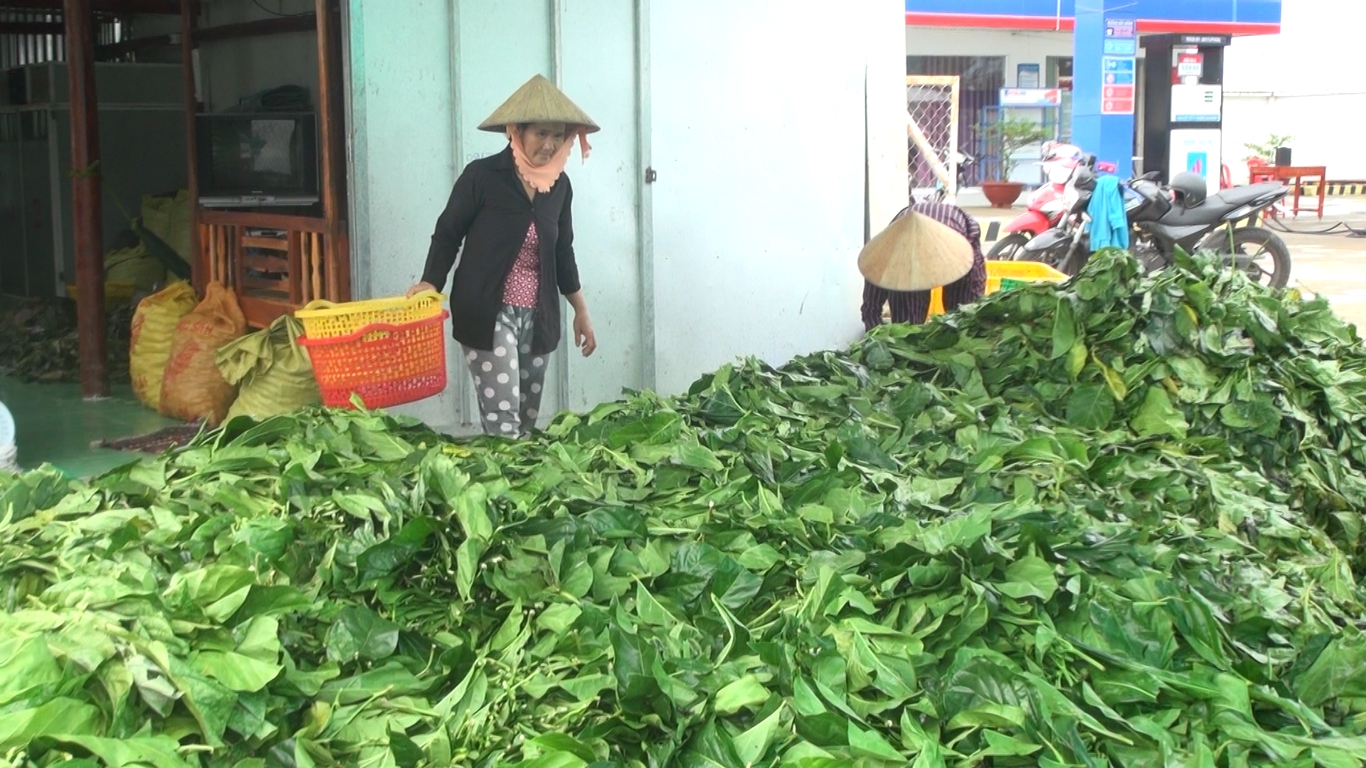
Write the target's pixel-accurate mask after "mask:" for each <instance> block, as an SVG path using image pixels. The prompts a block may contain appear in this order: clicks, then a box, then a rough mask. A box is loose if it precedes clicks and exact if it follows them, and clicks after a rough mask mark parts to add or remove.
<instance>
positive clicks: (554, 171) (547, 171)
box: [507, 125, 593, 193]
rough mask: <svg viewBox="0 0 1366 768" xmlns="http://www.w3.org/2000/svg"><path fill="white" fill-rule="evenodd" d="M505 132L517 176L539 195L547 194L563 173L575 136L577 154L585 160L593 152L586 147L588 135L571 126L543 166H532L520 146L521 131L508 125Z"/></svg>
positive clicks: (580, 127)
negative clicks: (556, 149)
mask: <svg viewBox="0 0 1366 768" xmlns="http://www.w3.org/2000/svg"><path fill="white" fill-rule="evenodd" d="M507 132H508V140H509V141H510V142H512V159H513V161H514V162H515V163H516V164H517V175H518V176H520V177H521V178H522V181H525V182H526V183H528V184H530V185H531V186H532V188H533V189H535V190H536V191H537V192H541V193H545V192H549V191H550V188H551V187H553V186H555V182H556V181H558V180H559V178H560V174H561V173H563V172H564V165H565V163H567V162H568V161H569V151H570V150H571V149H572V148H573V146H574V137H575V136H577V137H578V139H579V154H581V155H582V156H583V159H584V160H587V159H588V153H589V152H591V151H593V148H592V147H590V146H588V133H587V132H586V131H584V129H583V127H582V126H573V127H571V128H569V129H568V131H567V133H566V135H565V137H564V143H563V144H561V145H560V148H559V150H558V151H556V152H555V154H554V156H552V157H551V158H550V160H549V161H548V162H547V163H546V164H545V165H539V166H537V165H532V164H531V161H530V160H528V159H527V156H526V149H525V148H524V147H523V146H522V133H521V131H519V130H518V128H517V126H516V125H509V126H508V127H507Z"/></svg>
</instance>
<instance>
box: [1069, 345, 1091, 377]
mask: <svg viewBox="0 0 1366 768" xmlns="http://www.w3.org/2000/svg"><path fill="white" fill-rule="evenodd" d="M1089 354H1090V353H1089V352H1088V350H1087V349H1086V345H1085V344H1083V343H1081V342H1077V343H1076V344H1073V345H1072V348H1071V349H1070V350H1068V352H1067V375H1068V376H1069V377H1071V378H1072V379H1073V380H1075V379H1076V378H1077V377H1078V376H1080V375H1081V372H1082V371H1083V370H1085V369H1086V358H1087V357H1088V356H1089Z"/></svg>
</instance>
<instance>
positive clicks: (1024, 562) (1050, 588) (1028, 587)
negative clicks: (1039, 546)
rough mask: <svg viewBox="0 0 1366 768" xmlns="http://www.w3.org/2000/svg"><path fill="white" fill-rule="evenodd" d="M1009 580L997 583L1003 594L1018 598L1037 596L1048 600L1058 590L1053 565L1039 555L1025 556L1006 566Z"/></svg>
mask: <svg viewBox="0 0 1366 768" xmlns="http://www.w3.org/2000/svg"><path fill="white" fill-rule="evenodd" d="M1006 579H1007V581H1006V582H1004V583H1002V584H998V585H996V588H997V589H999V590H1000V591H1001V593H1002V594H1005V595H1008V596H1010V597H1013V598H1015V599H1017V600H1019V599H1023V598H1026V597H1037V598H1039V599H1041V600H1044V601H1047V600H1051V599H1053V594H1054V593H1056V592H1057V591H1058V581H1057V579H1056V578H1055V577H1054V575H1053V566H1051V565H1049V564H1048V563H1047V562H1046V561H1045V560H1043V559H1041V558H1038V557H1023V558H1020V559H1019V560H1016V561H1015V562H1013V563H1011V564H1010V566H1009V567H1008V568H1006Z"/></svg>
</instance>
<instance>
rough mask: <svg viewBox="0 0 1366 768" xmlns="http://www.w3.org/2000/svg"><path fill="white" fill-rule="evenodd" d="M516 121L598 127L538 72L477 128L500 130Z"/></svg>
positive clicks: (590, 130) (593, 130) (593, 129)
mask: <svg viewBox="0 0 1366 768" xmlns="http://www.w3.org/2000/svg"><path fill="white" fill-rule="evenodd" d="M519 123H568V124H570V125H581V126H583V128H584V132H585V133H596V132H597V131H598V130H599V128H598V124H597V123H595V122H593V120H592V118H590V117H589V116H588V115H587V114H585V113H584V111H583V110H582V109H579V107H578V105H577V104H575V103H574V102H572V101H570V100H569V97H568V96H565V95H564V93H562V92H561V91H560V89H559V88H556V87H555V84H554V83H552V82H550V81H549V80H547V79H545V78H544V77H543V76H541V75H536V76H534V77H532V78H531V79H530V80H528V81H526V84H525V85H523V86H522V87H521V88H518V89H517V91H516V93H513V94H512V95H511V96H509V97H508V100H507V101H505V102H503V105H502V106H501V107H499V108H497V109H495V110H493V114H491V115H489V117H488V119H487V120H485V121H484V122H483V123H481V124H480V125H479V130H481V131H491V132H493V133H502V132H503V131H505V130H507V126H509V125H516V124H519Z"/></svg>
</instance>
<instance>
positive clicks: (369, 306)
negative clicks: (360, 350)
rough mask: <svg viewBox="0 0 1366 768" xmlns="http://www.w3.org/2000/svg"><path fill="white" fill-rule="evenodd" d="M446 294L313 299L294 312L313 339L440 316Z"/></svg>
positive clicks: (306, 332) (341, 335) (424, 292)
mask: <svg viewBox="0 0 1366 768" xmlns="http://www.w3.org/2000/svg"><path fill="white" fill-rule="evenodd" d="M445 300H446V297H445V296H442V295H441V294H439V293H436V292H434V291H423V292H422V293H419V294H417V295H416V296H413V297H412V298H411V299H406V298H403V297H401V296H400V297H396V298H389V299H370V300H367V301H348V302H344V303H340V304H336V303H333V302H330V301H314V302H310V303H309V304H308V306H306V307H304V308H303V309H300V310H298V311H296V312H295V313H294V316H295V317H297V318H299V322H301V323H303V326H304V336H307V337H308V338H310V339H313V340H315V341H316V340H319V339H336V338H341V337H344V336H350V335H352V334H354V333H355V332H356V331H359V330H360V329H362V328H365V327H367V326H371V325H405V324H407V323H415V322H418V321H419V320H430V319H431V318H433V317H437V316H439V315H441V313H442V309H441V302H443V301H445Z"/></svg>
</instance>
